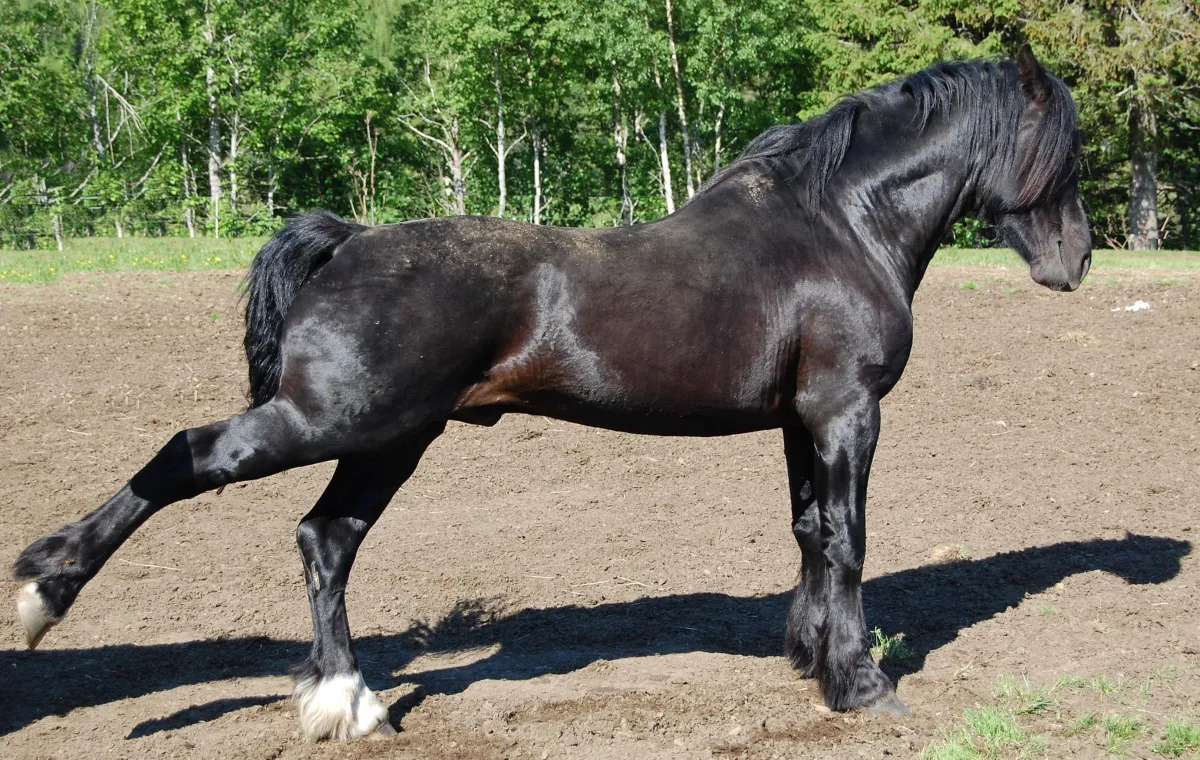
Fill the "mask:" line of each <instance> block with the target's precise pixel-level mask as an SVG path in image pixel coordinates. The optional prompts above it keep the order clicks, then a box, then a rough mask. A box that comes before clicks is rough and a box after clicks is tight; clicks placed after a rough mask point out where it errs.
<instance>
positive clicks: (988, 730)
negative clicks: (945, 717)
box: [921, 707, 1046, 760]
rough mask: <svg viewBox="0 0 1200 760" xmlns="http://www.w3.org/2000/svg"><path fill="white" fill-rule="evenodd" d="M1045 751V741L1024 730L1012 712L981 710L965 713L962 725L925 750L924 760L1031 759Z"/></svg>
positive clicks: (996, 709) (970, 710)
mask: <svg viewBox="0 0 1200 760" xmlns="http://www.w3.org/2000/svg"><path fill="white" fill-rule="evenodd" d="M1045 748H1046V740H1045V738H1044V737H1042V736H1039V735H1034V734H1030V733H1029V732H1028V731H1026V730H1025V729H1023V728H1021V726H1020V725H1018V723H1017V719H1016V716H1015V715H1014V714H1013V713H1012V712H1010V711H1008V710H1002V709H999V708H995V707H977V708H972V709H969V710H966V711H964V712H963V717H962V721H961V722H960V723H958V724H956V725H955V726H954V727H953V728H951V729H950V730H949V731H946V732H945V733H944V734H943V735H942V738H941V739H940V740H938V741H935V742H932V743H930V744H929V745H928V746H926V747H925V749H923V750H921V759H922V760H971V759H972V758H990V757H998V756H1001V754H1003V755H1004V756H1010V755H1012V754H1014V753H1015V754H1016V756H1018V757H1027V756H1029V755H1032V754H1037V753H1039V752H1041V751H1042V750H1044V749H1045Z"/></svg>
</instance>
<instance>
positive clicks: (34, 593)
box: [17, 581, 62, 649]
mask: <svg viewBox="0 0 1200 760" xmlns="http://www.w3.org/2000/svg"><path fill="white" fill-rule="evenodd" d="M17 616H18V617H20V618H21V625H23V626H25V643H26V644H28V645H29V648H30V649H36V648H37V645H38V644H39V643H41V641H42V637H43V636H45V635H46V631H49V630H50V629H51V628H53V627H54V626H55V625H57V624H58V623H59V621H61V620H62V618H61V617H54V616H52V615H51V614H50V607H49V605H47V604H46V600H45V599H43V598H42V592H40V591H38V585H37V581H30V582H29V583H26V584H25V585H24V586H22V587H21V590H20V591H18V592H17Z"/></svg>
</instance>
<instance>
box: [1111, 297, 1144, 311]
mask: <svg viewBox="0 0 1200 760" xmlns="http://www.w3.org/2000/svg"><path fill="white" fill-rule="evenodd" d="M1149 308H1150V304H1148V303H1146V302H1145V301H1143V300H1142V299H1140V298H1139V299H1138V300H1136V301H1134V302H1133V303H1131V304H1129V305H1128V306H1126V307H1125V309H1124V310H1125V311H1145V310H1146V309H1149ZM1113 311H1121V307H1120V306H1118V307H1117V308H1115V309H1113Z"/></svg>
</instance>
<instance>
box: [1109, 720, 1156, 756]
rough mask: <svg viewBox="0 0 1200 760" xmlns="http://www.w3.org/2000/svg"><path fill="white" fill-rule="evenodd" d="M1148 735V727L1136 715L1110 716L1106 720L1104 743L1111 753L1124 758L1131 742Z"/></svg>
mask: <svg viewBox="0 0 1200 760" xmlns="http://www.w3.org/2000/svg"><path fill="white" fill-rule="evenodd" d="M1145 733H1146V725H1145V724H1144V723H1142V719H1141V718H1139V717H1137V716H1136V715H1110V716H1108V717H1107V718H1105V719H1104V743H1105V747H1106V748H1107V749H1108V751H1109V752H1111V753H1113V754H1115V755H1121V756H1124V755H1125V752H1126V751H1127V750H1128V748H1129V742H1131V741H1133V740H1134V739H1136V738H1138V737H1139V736H1141V735H1143V734H1145Z"/></svg>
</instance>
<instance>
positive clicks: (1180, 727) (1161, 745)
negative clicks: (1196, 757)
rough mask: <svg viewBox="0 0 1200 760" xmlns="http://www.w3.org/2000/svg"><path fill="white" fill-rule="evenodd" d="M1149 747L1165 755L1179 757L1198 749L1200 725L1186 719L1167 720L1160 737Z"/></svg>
mask: <svg viewBox="0 0 1200 760" xmlns="http://www.w3.org/2000/svg"><path fill="white" fill-rule="evenodd" d="M1151 749H1152V750H1153V751H1154V752H1156V753H1158V754H1160V755H1165V756H1167V757H1181V756H1183V753H1185V752H1193V751H1200V725H1198V724H1196V723H1192V722H1189V721H1186V720H1169V721H1167V727H1166V729H1165V731H1164V733H1163V736H1162V738H1160V739H1159V740H1158V741H1156V742H1155V743H1154V746H1153V747H1151Z"/></svg>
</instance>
